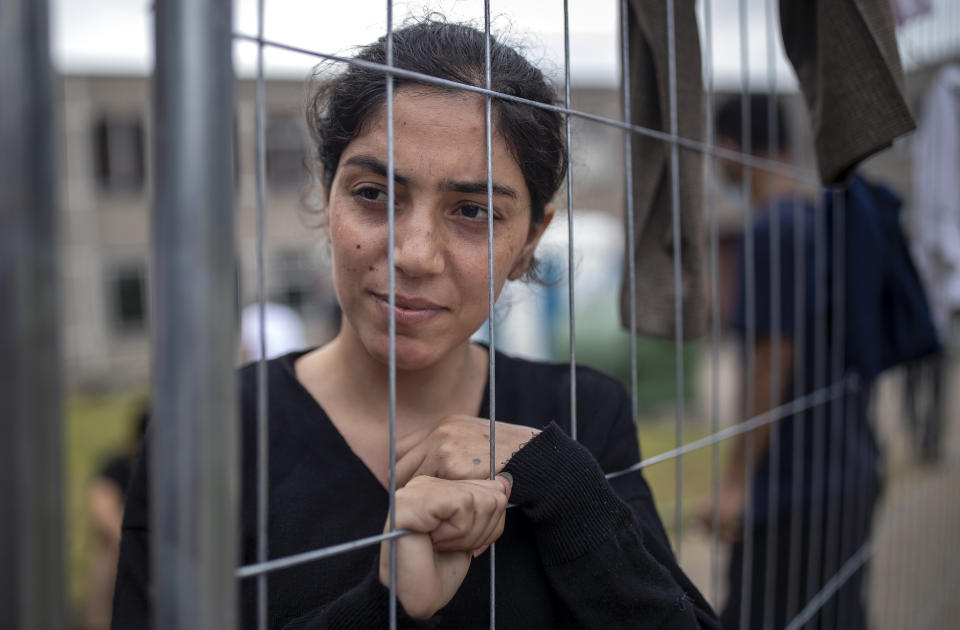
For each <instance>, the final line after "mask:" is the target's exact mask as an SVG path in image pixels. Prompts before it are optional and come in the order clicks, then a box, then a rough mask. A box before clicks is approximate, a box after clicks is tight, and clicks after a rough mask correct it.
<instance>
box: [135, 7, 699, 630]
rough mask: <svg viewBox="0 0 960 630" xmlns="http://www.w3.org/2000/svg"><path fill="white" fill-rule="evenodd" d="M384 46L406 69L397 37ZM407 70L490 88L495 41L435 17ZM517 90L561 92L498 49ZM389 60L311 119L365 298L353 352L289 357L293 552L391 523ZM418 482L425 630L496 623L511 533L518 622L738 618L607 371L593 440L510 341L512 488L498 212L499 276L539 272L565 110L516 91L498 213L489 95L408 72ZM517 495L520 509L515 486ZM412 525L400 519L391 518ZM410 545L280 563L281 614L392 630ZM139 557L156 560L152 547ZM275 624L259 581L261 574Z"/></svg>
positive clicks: (329, 196) (345, 268) (274, 435)
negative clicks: (652, 473)
mask: <svg viewBox="0 0 960 630" xmlns="http://www.w3.org/2000/svg"><path fill="white" fill-rule="evenodd" d="M358 57H359V58H360V59H363V60H366V61H371V62H375V63H384V61H385V52H384V41H383V40H381V41H378V42H376V43H374V44H372V45H370V46H368V47H366V48H364V49H363V50H362V51H361V53H360V54H359V55H358ZM393 58H394V63H395V64H396V65H397V66H399V67H401V68H405V69H408V70H412V71H415V72H420V73H424V74H430V75H434V76H438V77H441V78H444V79H448V80H452V81H456V82H460V83H467V84H471V85H475V86H480V85H483V84H484V37H483V35H482V34H481V33H479V32H478V31H476V30H475V29H473V28H470V27H467V26H462V25H456V24H447V23H443V22H438V21H433V20H427V21H423V22H420V23H416V24H412V25H409V26H407V27H405V28H403V29H400V30H398V31H396V32H395V33H394V36H393ZM491 74H492V77H493V89H494V90H497V91H500V92H505V93H508V94H513V95H516V96H519V97H522V98H525V99H529V100H534V101H538V102H542V103H550V102H552V101H553V99H554V94H555V92H554V90H553V89H552V88H551V86H550V85H548V83H547V82H546V81H545V79H544V77H543V75H542V74H541V73H540V72H539V71H538V70H537V69H536V68H534V67H533V66H531V65H530V64H529V63H528V62H527V61H526V60H524V59H523V58H522V57H521V56H520V55H519V54H518V53H517V52H516V51H514V50H513V49H511V48H509V47H507V46H503V45H501V44H499V43H497V42H495V41H494V42H491ZM384 83H385V82H384V79H383V73H382V72H379V71H375V70H367V69H363V68H360V67H356V66H353V67H351V68H349V69H348V70H346V71H345V72H344V73H343V74H342V75H340V76H338V77H336V78H335V79H333V80H331V81H328V82H326V83H324V84H323V85H322V86H321V87H320V88H318V90H317V92H316V94H315V95H314V98H313V100H312V102H311V106H310V108H309V111H308V122H309V124H310V127H311V130H312V132H313V135H314V138H315V141H316V144H317V157H318V163H319V171H320V177H321V181H322V185H323V195H324V202H325V203H324V208H325V209H324V215H323V224H324V229H325V231H326V235H327V237H328V239H329V242H330V249H331V254H332V266H333V275H334V285H335V288H336V293H337V298H338V300H339V302H340V306H341V307H342V310H343V319H342V325H341V330H340V332H339V334H338V335H337V337H336V338H335V339H334V340H333V341H331V342H330V343H329V344H327V345H325V346H323V347H321V348H317V349H314V350H310V351H306V352H298V353H293V354H289V355H286V356H284V357H281V358H279V359H277V360H274V361H271V362H270V364H269V366H268V386H269V392H270V400H269V416H270V455H269V461H270V470H269V475H270V476H269V484H270V494H269V503H270V505H269V515H270V516H269V518H270V523H269V532H268V537H269V550H270V551H269V553H270V556H271V557H281V556H286V555H289V554H294V553H298V552H303V551H307V550H311V549H316V548H321V547H326V546H328V545H331V544H336V543H340V542H345V541H349V540H353V539H355V538H358V537H361V536H366V535H371V534H375V533H378V532H379V531H382V530H383V529H385V525H384V520H385V518H386V516H387V508H388V500H389V497H388V493H387V491H386V489H385V488H386V487H387V485H388V482H389V471H388V424H387V420H386V419H387V417H388V400H389V397H388V371H387V361H388V351H389V334H388V326H389V318H390V307H389V301H388V300H389V298H388V270H387V264H388V257H387V205H386V198H387V192H386V191H387V181H386V164H387V133H386V118H385V105H384V103H385V86H384ZM394 85H395V99H394V131H395V139H394V150H395V183H396V245H395V259H394V267H395V272H396V306H395V309H394V316H395V319H396V352H397V375H396V377H397V433H398V436H399V439H398V441H397V447H396V451H397V459H398V461H397V487H398V488H400V489H399V490H398V491H397V495H396V526H397V527H398V528H405V529H410V530H412V531H413V532H414V533H413V534H411V535H407V536H404V537H402V538H400V539H399V540H398V542H397V548H398V549H397V556H398V568H397V575H398V579H397V585H398V586H397V592H398V599H399V607H398V608H399V618H400V625H401V627H442V628H473V627H476V628H480V627H488V626H489V597H490V593H489V584H490V579H489V578H490V576H489V570H490V563H489V562H488V561H487V558H486V555H485V554H486V550H487V549H488V547H489V545H490V544H491V543H492V542H494V541H497V542H498V545H497V550H498V553H497V562H496V573H497V575H496V589H497V592H496V594H495V595H496V616H497V617H496V622H497V625H498V627H501V628H567V627H570V628H579V627H584V628H619V627H624V628H627V627H629V628H637V627H650V628H692V627H714V626H715V624H716V621H715V617H714V615H713V613H712V611H710V609H709V606H707V604H706V603H705V602H704V601H703V598H702V597H701V596H700V595H699V593H697V591H696V589H695V588H694V587H693V585H692V584H691V583H690V582H689V580H688V579H687V578H686V577H685V576H684V575H683V573H682V572H681V571H680V569H679V568H678V567H677V565H676V563H675V562H674V560H673V557H672V555H671V552H670V550H669V544H668V542H667V539H666V535H665V534H664V531H663V527H662V525H661V524H660V521H659V519H658V518H657V515H656V511H655V509H654V506H653V501H652V498H651V495H650V491H649V489H648V487H647V485H646V484H645V482H644V481H643V478H642V477H641V476H640V474H639V473H637V474H634V475H626V476H624V477H621V478H619V479H618V480H617V481H616V482H614V483H613V484H611V483H609V482H608V481H607V480H606V479H605V478H604V475H603V472H604V471H605V470H606V471H613V470H617V469H621V468H624V467H627V466H629V465H630V464H633V463H635V462H636V461H637V459H638V451H637V445H636V438H635V434H634V428H633V422H632V418H631V414H630V402H629V400H628V398H627V397H626V396H625V394H624V392H623V390H622V388H621V387H620V386H619V385H618V384H616V383H615V382H614V381H612V380H611V379H609V378H607V377H604V376H602V375H601V374H599V373H597V372H595V371H592V370H589V369H585V368H581V369H580V370H579V373H578V381H577V387H578V390H577V391H578V415H579V418H580V419H581V421H580V427H579V432H580V436H579V437H580V443H579V444H578V443H577V442H575V441H573V440H571V439H570V438H568V437H567V434H566V431H567V430H568V429H569V423H570V413H569V403H568V401H569V386H570V383H569V377H568V373H569V370H568V368H567V367H566V366H560V365H547V364H540V363H532V362H527V361H521V360H517V359H512V358H509V357H507V356H505V355H502V354H497V355H496V380H497V383H496V390H497V403H496V404H497V408H496V414H497V418H503V419H505V420H507V421H506V422H498V423H497V426H496V453H495V462H496V468H497V473H500V475H499V476H498V477H497V478H496V479H494V480H489V479H488V477H489V461H490V455H489V437H488V435H487V433H488V431H489V421H488V420H485V419H483V418H484V417H485V416H488V415H489V411H488V408H487V404H488V400H487V396H486V391H487V380H488V379H487V377H488V373H487V372H488V369H487V367H488V350H487V348H485V347H483V346H480V345H476V344H472V343H470V340H469V338H470V335H471V334H472V333H473V332H474V331H475V330H476V329H477V328H478V327H479V326H480V325H481V324H482V323H483V321H484V319H485V318H486V316H487V313H488V299H487V297H488V281H489V280H488V277H487V255H488V254H487V213H488V212H491V211H492V212H493V219H494V220H493V223H494V245H493V258H494V272H493V275H494V277H493V283H494V289H495V291H496V292H497V293H499V291H500V289H501V288H502V287H503V285H504V283H505V282H506V281H507V280H508V279H510V280H513V279H518V278H520V277H522V276H524V274H527V273H528V272H529V271H530V270H531V268H532V266H533V264H534V257H533V254H534V250H535V248H536V245H537V242H538V240H539V239H540V236H541V235H542V234H543V231H544V229H545V228H546V227H547V225H548V224H549V223H550V220H551V219H552V218H553V214H554V208H553V206H552V205H551V204H550V199H551V198H552V197H553V195H554V193H555V192H556V190H557V188H558V187H559V185H560V183H561V181H562V180H563V177H564V175H565V172H566V163H565V148H564V143H563V130H562V124H563V120H562V117H561V116H560V115H559V114H557V113H555V112H550V111H546V110H543V109H540V108H533V107H530V106H525V105H520V104H516V103H510V102H507V101H502V100H495V101H494V105H493V120H494V134H493V151H492V162H493V177H492V179H493V208H492V209H490V208H488V207H487V175H486V156H485V150H484V147H485V127H484V120H485V117H484V98H483V97H482V96H480V95H477V94H473V93H469V92H464V91H459V90H454V89H448V88H439V87H437V86H434V85H428V84H424V83H419V82H414V81H410V80H408V79H405V78H402V77H397V78H396V80H395V83H394ZM241 378H242V381H241V390H242V393H243V405H242V409H243V430H244V436H243V437H244V451H243V456H244V460H243V461H244V462H246V465H245V467H244V476H243V491H244V509H243V529H242V532H243V558H242V560H243V562H244V563H249V562H253V561H254V559H255V555H254V549H255V540H256V538H255V537H256V525H255V524H256V514H255V496H256V494H255V490H256V471H255V470H254V469H253V467H252V466H251V465H250V464H251V462H253V461H255V452H256V450H255V449H256V440H255V410H256V386H255V382H256V381H255V370H253V369H252V368H249V367H248V368H246V369H244V370H242V373H241ZM145 488H146V481H145V479H144V476H143V468H141V469H140V471H139V473H138V474H137V477H136V478H135V480H134V483H133V488H132V490H131V495H132V496H131V505H132V506H135V507H131V508H130V510H129V511H128V514H127V518H126V524H125V541H124V550H123V552H122V553H121V560H120V578H119V580H118V590H117V598H116V614H117V627H132V626H134V625H136V624H138V623H140V622H142V621H143V619H144V615H145V609H146V602H147V598H146V591H147V584H146V576H147V575H148V573H147V571H146V558H145V557H144V555H143V553H142V550H143V549H145V548H146V544H145V542H144V540H145V537H146V536H147V532H146V525H147V519H146V497H145ZM508 496H509V500H510V501H511V502H513V503H514V504H516V507H515V508H512V509H510V510H509V511H507V510H506V505H507V499H508ZM388 522H389V521H388ZM388 549H389V545H388V544H387V543H384V544H383V545H381V546H380V548H379V549H378V548H377V547H368V548H364V549H360V550H355V551H352V552H350V553H346V554H341V555H338V556H335V557H333V558H329V559H326V560H324V561H321V562H316V563H310V564H305V565H300V566H298V567H296V568H292V569H288V570H284V571H278V572H276V573H272V574H270V582H269V596H268V600H269V601H268V607H269V608H268V616H269V619H270V625H271V627H275V628H341V627H342V628H382V627H386V624H387V619H388V612H387V611H388V591H387V588H386V586H385V585H386V584H388V583H389V575H388V573H389V571H388V562H387V559H388ZM136 550H141V552H140V553H137V551H136ZM242 601H243V608H244V611H243V613H244V614H243V619H244V625H245V627H252V624H253V622H254V619H255V618H256V615H255V608H254V606H255V602H256V597H255V591H254V582H253V580H248V581H246V582H245V583H244V584H243V593H242Z"/></svg>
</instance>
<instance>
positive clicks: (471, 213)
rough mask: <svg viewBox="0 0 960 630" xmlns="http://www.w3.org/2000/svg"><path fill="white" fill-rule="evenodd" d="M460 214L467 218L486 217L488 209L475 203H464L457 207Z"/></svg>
mask: <svg viewBox="0 0 960 630" xmlns="http://www.w3.org/2000/svg"><path fill="white" fill-rule="evenodd" d="M457 210H458V211H459V212H460V216H462V217H464V218H467V219H486V218H487V209H486V208H484V207H482V206H477V205H473V204H464V205H462V206H460V207H459V208H458V209H457Z"/></svg>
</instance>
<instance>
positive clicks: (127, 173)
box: [93, 117, 144, 194]
mask: <svg viewBox="0 0 960 630" xmlns="http://www.w3.org/2000/svg"><path fill="white" fill-rule="evenodd" d="M93 147H94V160H93V161H94V168H95V169H96V172H95V176H96V178H97V184H98V185H99V187H100V189H101V190H103V191H106V192H110V193H123V194H135V193H139V192H140V191H141V190H142V189H143V182H144V147H143V123H142V122H141V121H140V119H139V118H137V117H106V118H102V119H100V120H99V121H97V123H96V125H94V133H93Z"/></svg>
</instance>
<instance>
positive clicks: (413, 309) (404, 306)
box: [372, 293, 447, 326]
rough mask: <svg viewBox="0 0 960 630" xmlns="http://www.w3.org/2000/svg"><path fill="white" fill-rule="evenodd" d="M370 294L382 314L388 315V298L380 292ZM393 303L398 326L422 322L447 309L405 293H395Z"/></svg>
mask: <svg viewBox="0 0 960 630" xmlns="http://www.w3.org/2000/svg"><path fill="white" fill-rule="evenodd" d="M372 295H373V298H374V300H375V301H376V303H377V306H378V307H379V308H380V309H381V310H382V311H383V313H384V316H386V317H389V316H390V298H389V297H388V296H386V295H382V294H380V293H373V294H372ZM394 304H395V308H394V311H393V312H394V316H395V319H396V322H397V325H398V326H415V325H417V324H423V323H426V322H428V321H430V320H431V319H433V318H434V317H436V316H437V315H439V314H440V313H442V312H443V311H445V310H447V309H446V308H444V307H442V306H440V305H439V304H436V303H434V302H431V301H430V300H427V299H424V298H418V297H412V296H405V295H397V296H396V297H395V298H394Z"/></svg>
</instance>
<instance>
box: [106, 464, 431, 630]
mask: <svg viewBox="0 0 960 630" xmlns="http://www.w3.org/2000/svg"><path fill="white" fill-rule="evenodd" d="M146 448H148V447H147V446H146V445H144V447H143V448H142V449H141V453H140V455H138V457H137V461H136V462H135V464H134V468H133V473H132V476H131V479H130V486H129V490H128V499H127V505H126V509H125V512H124V521H123V533H122V538H121V542H120V557H119V561H118V565H117V581H116V588H115V589H114V598H113V621H112V628H113V630H128V629H130V630H134V629H136V630H143V629H145V628H151V627H153V624H152V619H151V616H152V613H151V606H152V602H151V598H150V530H149V516H148V514H149V510H148V503H149V496H148V489H149V483H148V478H147V464H146V457H145V456H144V453H145V449H146ZM378 563H379V559H377V561H375V562H374V564H373V566H372V567H371V569H370V572H369V573H368V574H367V576H366V577H365V578H364V579H363V580H362V581H361V582H360V583H359V584H357V585H356V586H354V587H353V588H351V589H350V590H348V591H347V592H345V593H344V594H343V595H341V596H340V597H338V598H337V599H335V600H333V601H330V602H327V603H326V604H324V605H322V606H319V607H317V608H315V609H312V610H310V611H309V612H307V613H306V614H304V615H302V616H300V617H298V618H296V619H294V620H292V621H289V622H288V623H286V624H284V625H282V626H281V625H280V624H281V623H283V622H282V621H280V620H271V622H270V623H269V627H271V628H283V630H369V629H372V628H386V627H387V626H388V625H389V618H390V617H389V614H390V613H389V598H390V592H389V591H388V590H387V588H386V587H384V586H383V585H382V584H381V583H380V579H379V577H378V571H377V567H378ZM241 592H242V590H241ZM241 604H242V602H241ZM247 608H248V606H243V605H241V606H240V609H241V612H242V611H243V610H244V609H247ZM254 625H255V619H250V618H244V619H243V620H242V621H241V627H244V628H248V627H249V628H252V627H253V626H254ZM434 625H435V623H434V620H424V621H420V620H417V619H413V618H411V617H409V616H408V615H407V614H406V613H405V611H404V610H403V606H402V605H401V604H400V602H397V627H398V628H402V629H405V630H421V629H424V630H426V629H429V628H432V627H434Z"/></svg>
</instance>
